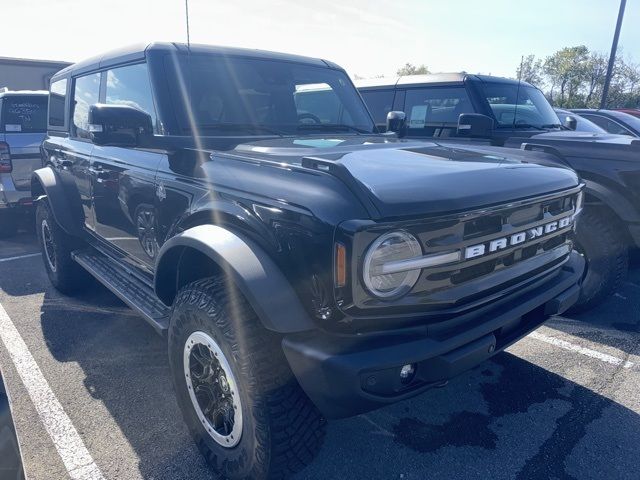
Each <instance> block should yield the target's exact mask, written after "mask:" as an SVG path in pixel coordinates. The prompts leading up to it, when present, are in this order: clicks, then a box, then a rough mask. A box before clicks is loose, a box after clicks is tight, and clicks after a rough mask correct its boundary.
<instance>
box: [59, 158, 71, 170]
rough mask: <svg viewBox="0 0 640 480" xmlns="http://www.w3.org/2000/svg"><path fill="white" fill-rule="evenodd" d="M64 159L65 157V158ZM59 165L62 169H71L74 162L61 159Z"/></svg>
mask: <svg viewBox="0 0 640 480" xmlns="http://www.w3.org/2000/svg"><path fill="white" fill-rule="evenodd" d="M63 158H64V157H63ZM58 164H59V165H60V166H61V167H62V168H69V167H72V166H73V162H72V161H71V160H64V159H60V161H59V162H58Z"/></svg>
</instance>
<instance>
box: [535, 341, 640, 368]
mask: <svg viewBox="0 0 640 480" xmlns="http://www.w3.org/2000/svg"><path fill="white" fill-rule="evenodd" d="M529 338H535V339H536V340H539V341H541V342H545V343H548V344H550V345H554V346H556V347H559V348H562V349H564V350H569V351H571V352H576V353H579V354H581V355H584V356H587V357H591V358H595V359H597V360H600V361H602V362H605V363H609V364H611V365H615V366H621V367H622V368H627V369H629V368H633V367H634V366H635V363H633V362H630V361H628V360H623V359H622V358H618V357H614V356H613V355H609V354H607V353H602V352H598V351H596V350H592V349H590V348H586V347H581V346H580V345H576V344H574V343H571V342H567V341H566V340H561V339H559V338H555V337H549V336H547V335H544V334H543V333H539V332H532V333H530V334H529Z"/></svg>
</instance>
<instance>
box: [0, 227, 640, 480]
mask: <svg viewBox="0 0 640 480" xmlns="http://www.w3.org/2000/svg"><path fill="white" fill-rule="evenodd" d="M37 252H38V248H37V245H36V243H35V239H34V237H33V236H32V235H28V234H21V235H19V236H18V237H15V238H13V239H11V240H5V241H0V304H1V305H2V307H3V308H4V310H5V311H6V314H7V315H6V316H5V317H6V318H5V320H4V321H3V322H2V323H1V325H3V326H2V329H3V333H4V335H3V337H2V338H3V341H4V344H3V343H2V342H0V368H1V369H2V373H3V375H4V377H5V381H6V382H7V387H8V390H9V394H10V396H11V400H12V403H13V410H14V416H15V421H16V424H17V425H16V426H17V431H18V435H19V439H20V444H21V447H22V453H23V457H24V461H25V467H26V471H27V475H28V477H29V478H30V479H31V480H39V479H42V480H45V479H46V480H50V479H58V478H69V477H70V475H69V465H65V464H64V463H63V461H62V460H61V456H60V454H59V453H58V452H59V449H60V448H63V449H64V448H73V446H74V445H75V444H73V443H67V444H65V443H64V442H65V438H67V436H71V437H74V438H79V439H80V440H81V442H80V444H83V445H84V447H86V452H87V455H85V456H83V457H82V458H80V459H79V460H78V462H79V465H80V467H78V465H76V467H78V468H76V469H75V470H73V469H72V475H71V476H72V477H73V478H108V479H125V478H126V479H135V478H145V479H187V478H189V479H196V478H198V479H210V478H214V477H213V476H212V475H211V474H210V473H209V472H208V470H207V468H206V466H205V464H204V461H203V460H202V459H201V457H200V455H199V453H198V452H197V451H196V449H195V447H194V445H193V444H192V442H191V440H190V437H189V436H188V434H187V431H186V428H185V426H184V425H183V423H182V419H181V415H180V412H179V410H178V407H177V404H176V401H175V399H174V394H173V391H172V388H171V384H170V380H169V366H168V363H167V357H166V352H165V350H166V347H165V344H164V342H163V340H162V339H161V338H160V337H159V336H157V335H156V334H155V332H154V331H153V330H152V328H151V327H150V326H148V325H147V324H146V323H145V322H144V321H143V320H142V319H140V318H139V317H137V316H136V315H135V314H134V313H133V312H131V311H130V310H129V309H128V308H127V307H126V306H124V304H122V303H121V302H120V301H118V300H117V299H116V298H115V297H114V296H113V295H112V294H111V293H109V292H108V291H107V290H106V289H104V288H103V287H101V286H99V285H98V284H95V285H94V286H92V288H90V289H89V291H87V292H86V293H85V294H83V295H82V296H79V297H76V298H70V297H65V296H63V295H61V294H59V293H58V292H56V291H55V290H54V289H53V288H52V287H51V286H50V284H49V282H48V279H47V277H46V274H45V272H44V269H43V266H42V259H41V258H40V257H39V256H38V255H32V254H35V253H37ZM0 313H1V309H0ZM10 325H14V326H15V330H17V332H18V334H19V336H18V337H15V338H14V337H11V336H10V335H9V336H8V335H7V329H8V328H12V327H10ZM12 331H14V330H12ZM9 338H13V340H11V341H13V342H20V341H22V340H23V341H24V344H25V345H26V348H27V349H28V352H29V353H30V355H31V356H32V357H33V359H34V360H35V363H36V364H37V366H38V367H39V370H40V372H41V373H42V376H43V377H44V379H45V380H46V384H48V386H49V388H50V392H52V394H49V393H46V392H42V391H38V390H37V389H36V390H35V392H34V390H33V388H32V389H31V390H29V391H27V388H26V387H25V383H24V382H23V379H22V378H21V376H20V375H19V374H18V368H20V367H19V366H18V367H17V366H16V365H17V363H16V362H20V359H19V358H18V359H16V358H15V357H16V356H15V355H10V354H9V351H8V347H7V345H6V344H7V342H8V341H9V340H7V339H9ZM19 339H21V340H19ZM21 345H22V344H21ZM23 367H24V365H23ZM56 402H57V403H56ZM52 405H53V407H55V406H56V405H61V406H62V409H63V415H64V414H66V417H68V419H69V420H70V422H69V423H63V424H61V425H57V430H56V429H55V428H54V431H56V432H58V434H59V436H56V435H54V438H53V439H52V437H51V425H52V422H53V423H54V427H55V422H56V421H57V420H55V419H53V420H52V419H51V418H48V417H47V415H49V413H48V410H47V409H48V408H49V407H50V406H52ZM53 409H54V410H55V408H53ZM56 418H58V417H56ZM45 425H47V426H45ZM69 430H75V432H77V435H76V434H73V435H70V434H69ZM72 433H73V432H72ZM67 434H69V435H67ZM639 445H640V268H637V267H636V268H635V269H634V270H632V272H631V274H630V276H629V279H628V281H626V282H625V284H624V285H623V287H622V289H621V290H620V291H619V292H618V293H616V295H615V296H614V297H612V298H611V299H610V300H609V301H608V302H607V303H606V304H604V305H602V306H600V307H599V308H597V309H596V310H593V311H591V312H589V313H587V314H582V315H580V316H574V317H570V318H569V317H557V318H553V319H552V320H550V321H549V322H548V323H547V324H546V325H545V326H543V327H541V328H540V329H538V330H537V331H536V332H535V333H534V334H533V335H530V336H529V337H527V338H525V339H524V340H522V341H521V342H519V343H518V344H516V345H514V346H513V347H511V348H509V350H508V351H507V352H504V353H502V354H500V355H498V356H496V357H494V359H493V360H492V361H490V362H488V363H485V364H483V365H481V366H480V367H478V368H477V369H475V370H473V371H471V372H468V373H466V374H464V375H462V376H461V377H458V378H457V379H455V380H454V381H452V382H451V383H450V384H449V385H448V386H447V387H446V388H443V389H438V390H434V391H431V392H429V393H427V394H425V395H422V396H420V397H417V398H414V399H412V400H410V401H407V402H404V403H400V404H396V405H393V406H391V407H388V408H385V409H382V410H378V411H375V412H371V413H369V414H367V415H361V416H358V417H355V418H351V419H347V420H342V421H335V422H331V423H330V424H329V427H328V435H327V438H326V442H325V445H324V447H323V449H322V451H321V452H320V455H319V456H318V458H317V459H316V461H315V462H314V463H313V464H312V465H311V466H310V467H308V468H307V469H306V470H304V471H303V472H301V473H300V474H299V475H298V476H297V478H298V479H318V480H319V479H343V478H345V479H346V478H348V479H427V478H448V479H468V478H485V479H486V478H491V479H511V478H516V479H536V478H545V479H546V478H554V479H602V478H608V479H614V478H615V479H618V478H620V479H626V478H628V479H638V478H640V456H639V455H638V446H639ZM78 455H79V456H81V455H80V454H78ZM67 457H68V456H67ZM87 459H88V460H89V461H91V462H93V463H92V464H91V465H84V464H82V462H83V461H87ZM90 467H91V468H90ZM94 467H97V468H94ZM83 468H86V471H83V470H82V469H83ZM83 472H84V473H83ZM100 472H101V474H102V475H101V476H100Z"/></svg>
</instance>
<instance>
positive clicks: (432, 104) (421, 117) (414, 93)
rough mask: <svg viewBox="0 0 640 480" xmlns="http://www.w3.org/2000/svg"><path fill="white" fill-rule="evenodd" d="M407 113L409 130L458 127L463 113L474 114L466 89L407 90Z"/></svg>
mask: <svg viewBox="0 0 640 480" xmlns="http://www.w3.org/2000/svg"><path fill="white" fill-rule="evenodd" d="M405 111H406V114H407V126H408V128H409V130H410V131H411V130H416V129H424V128H428V127H433V126H444V125H447V124H449V125H456V124H457V123H458V117H459V116H460V114H461V113H473V106H472V105H471V100H469V96H468V95H467V91H466V90H465V89H464V87H453V88H440V87H436V88H419V89H411V90H407V95H406V98H405Z"/></svg>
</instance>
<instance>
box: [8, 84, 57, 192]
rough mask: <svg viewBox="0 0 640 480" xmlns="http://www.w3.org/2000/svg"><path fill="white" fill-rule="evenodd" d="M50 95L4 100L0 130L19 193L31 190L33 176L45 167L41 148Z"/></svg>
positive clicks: (11, 97)
mask: <svg viewBox="0 0 640 480" xmlns="http://www.w3.org/2000/svg"><path fill="white" fill-rule="evenodd" d="M47 98H48V97H47V95H44V94H40V95H6V96H4V97H3V98H2V111H1V114H0V131H2V132H3V133H4V141H5V142H6V143H7V144H8V145H9V149H10V151H11V163H12V164H13V171H12V172H11V177H12V180H13V184H14V185H15V188H16V189H17V190H26V191H28V190H29V189H30V188H31V173H32V172H33V171H34V170H36V169H38V168H40V167H41V166H42V160H41V156H40V145H41V144H42V140H43V139H44V136H45V133H46V131H47Z"/></svg>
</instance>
